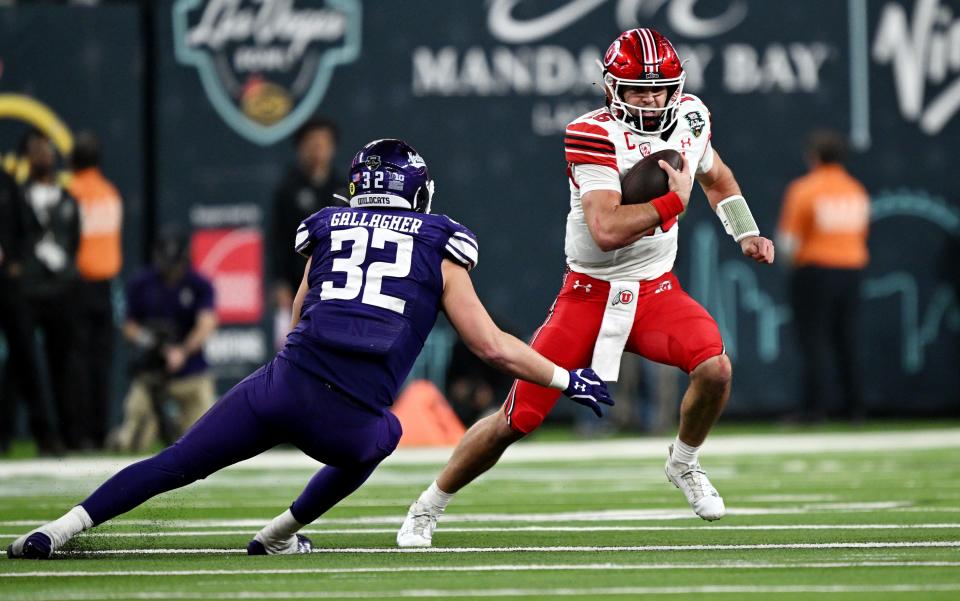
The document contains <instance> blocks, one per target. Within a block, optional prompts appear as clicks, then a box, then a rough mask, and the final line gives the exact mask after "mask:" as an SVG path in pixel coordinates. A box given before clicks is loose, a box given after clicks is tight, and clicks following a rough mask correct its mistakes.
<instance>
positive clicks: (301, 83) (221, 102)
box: [173, 0, 361, 145]
mask: <svg viewBox="0 0 960 601" xmlns="http://www.w3.org/2000/svg"><path fill="white" fill-rule="evenodd" d="M360 15H361V12H360V2H359V0H177V1H176V3H175V4H174V5H173V31H174V38H175V40H174V44H175V48H176V57H177V61H178V62H180V63H182V64H185V65H191V66H193V67H196V68H197V71H198V72H199V74H200V81H201V82H202V84H203V89H204V92H206V94H207V97H208V98H209V99H210V102H211V103H212V104H213V106H214V108H215V109H216V110H217V112H218V113H219V114H220V116H221V117H222V118H223V120H224V121H226V122H227V124H228V125H230V127H232V128H233V129H234V130H235V131H236V132H237V133H239V134H241V135H242V136H244V137H245V138H247V139H249V140H250V141H252V142H255V143H257V144H261V145H268V144H273V143H274V142H277V141H279V140H282V139H284V138H286V137H287V136H289V135H290V134H291V133H292V132H293V131H294V130H295V129H296V128H297V127H299V126H300V124H302V123H303V122H304V121H305V120H306V119H307V118H309V117H310V116H311V115H312V114H313V113H314V112H315V111H316V109H317V106H318V105H319V104H320V102H321V101H322V100H323V97H324V95H325V94H326V91H327V86H328V85H329V83H330V78H331V77H332V75H333V72H334V69H335V67H336V66H337V65H342V64H346V63H351V62H353V61H355V60H356V58H357V56H358V55H359V54H360Z"/></svg>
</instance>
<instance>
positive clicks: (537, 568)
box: [0, 561, 960, 578]
mask: <svg viewBox="0 0 960 601" xmlns="http://www.w3.org/2000/svg"><path fill="white" fill-rule="evenodd" d="M955 567H960V561H831V562H811V563H771V562H762V563H750V562H747V563H745V562H736V563H707V564H703V563H660V564H656V563H654V564H650V563H637V564H619V563H589V564H527V565H522V564H521V565H518V564H500V565H490V564H484V565H470V566H393V567H369V568H279V569H263V570H257V569H235V570H224V569H206V570H104V571H82V572H81V571H69V572H68V571H63V572H52V571H36V572H12V573H5V574H0V578H75V577H80V578H84V577H96V576H118V577H122V576H249V575H253V574H275V575H295V574H378V573H403V572H541V571H559V572H571V571H573V572H579V571H583V572H592V571H633V570H647V571H650V570H793V569H804V570H824V569H849V568H955Z"/></svg>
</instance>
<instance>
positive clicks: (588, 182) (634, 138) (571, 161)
mask: <svg viewBox="0 0 960 601" xmlns="http://www.w3.org/2000/svg"><path fill="white" fill-rule="evenodd" d="M677 111H678V117H677V124H676V126H675V127H674V129H673V131H672V132H669V133H670V135H669V137H667V139H663V138H661V137H659V136H656V135H650V136H647V135H643V134H639V133H637V132H635V131H633V130H631V129H628V128H627V127H626V126H624V125H622V124H621V123H619V122H618V121H617V120H615V119H614V118H613V116H612V115H611V114H610V112H609V111H608V110H607V109H606V108H603V109H600V110H596V111H593V112H590V113H587V114H585V115H582V116H580V117H578V118H577V119H576V120H574V121H573V122H572V123H570V124H569V125H568V126H567V130H566V133H565V137H564V150H565V153H566V158H567V163H568V175H569V179H570V213H569V214H568V215H567V234H566V242H565V248H564V250H565V252H566V255H567V264H568V265H569V266H570V268H571V269H572V270H574V271H577V272H580V273H585V274H587V275H590V276H593V277H595V278H599V279H601V280H607V281H617V280H652V279H654V278H657V277H659V276H661V275H663V274H664V273H666V272H668V271H670V270H671V269H673V262H674V260H675V259H676V256H677V230H678V226H677V223H676V219H673V220H671V221H670V222H668V223H664V224H661V225H660V226H659V227H657V228H656V229H655V230H653V232H652V233H650V234H648V235H646V236H644V237H643V238H640V239H639V240H637V241H636V242H634V243H633V244H630V245H629V246H625V247H623V248H620V249H617V250H612V251H607V252H605V251H602V250H600V247H599V246H597V243H596V242H594V240H593V236H591V235H590V230H589V229H588V228H587V223H586V221H585V220H584V217H583V206H582V204H581V203H580V197H581V195H582V194H585V193H586V192H589V191H591V190H600V189H603V190H615V191H616V192H620V181H621V179H622V178H623V176H624V175H626V173H627V171H629V170H630V168H631V167H633V166H634V165H635V164H636V163H637V162H638V161H639V160H640V159H642V158H643V157H645V156H647V155H649V154H651V153H654V152H658V151H660V150H666V149H673V150H676V151H678V152H680V153H682V154H683V155H684V156H685V157H686V159H687V162H688V163H689V165H690V168H691V169H692V170H693V173H695V174H697V173H706V172H707V171H709V170H710V168H711V167H712V166H713V148H712V147H711V145H710V137H711V125H710V113H709V111H707V107H706V106H705V105H704V104H703V102H702V101H701V100H700V99H699V98H697V97H696V96H693V95H691V94H684V96H683V98H682V99H681V101H680V105H679V108H678V109H677Z"/></svg>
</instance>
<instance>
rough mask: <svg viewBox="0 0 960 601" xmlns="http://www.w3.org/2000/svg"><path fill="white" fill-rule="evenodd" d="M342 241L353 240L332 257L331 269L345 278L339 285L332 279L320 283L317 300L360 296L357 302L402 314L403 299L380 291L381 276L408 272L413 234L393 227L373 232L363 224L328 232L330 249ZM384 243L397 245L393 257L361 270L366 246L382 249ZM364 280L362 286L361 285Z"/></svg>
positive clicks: (399, 274) (411, 256) (335, 250)
mask: <svg viewBox="0 0 960 601" xmlns="http://www.w3.org/2000/svg"><path fill="white" fill-rule="evenodd" d="M344 242H353V247H352V248H351V249H350V254H349V255H347V256H346V257H343V258H338V259H334V260H333V266H332V270H333V271H335V272H340V273H345V274H347V281H346V282H345V283H344V285H343V286H337V285H335V284H334V283H333V282H324V283H323V284H322V285H321V286H320V300H353V299H355V298H357V297H358V296H360V289H361V288H362V289H363V296H362V297H361V298H360V302H362V303H364V304H366V305H373V306H375V307H381V308H383V309H389V310H390V311H396V312H397V313H403V308H404V306H406V304H407V301H405V300H403V299H402V298H397V297H395V296H390V295H388V294H383V293H382V292H380V288H381V286H383V278H385V277H389V278H403V277H406V276H408V275H409V274H410V263H411V260H412V258H413V237H412V236H409V235H407V234H403V233H400V232H395V231H393V230H388V229H381V228H376V229H374V230H373V234H372V235H371V234H370V230H368V229H366V228H363V227H352V228H349V229H345V230H333V231H331V232H330V250H331V251H333V252H338V251H340V250H342V249H343V244H344ZM387 242H392V243H394V244H396V245H397V256H396V258H395V259H394V261H393V262H392V263H388V262H386V261H376V262H374V263H371V264H370V265H368V266H367V267H366V269H364V267H363V265H364V261H365V260H366V258H367V249H368V248H369V247H370V246H371V245H372V246H373V248H381V249H382V248H386V244H387ZM364 281H366V286H364Z"/></svg>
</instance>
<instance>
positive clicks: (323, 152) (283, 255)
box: [267, 117, 347, 348]
mask: <svg viewBox="0 0 960 601" xmlns="http://www.w3.org/2000/svg"><path fill="white" fill-rule="evenodd" d="M338 138H339V131H338V129H337V126H336V124H335V123H334V122H333V121H330V120H328V119H325V118H323V117H313V118H311V119H308V120H307V121H306V122H305V123H304V124H303V125H301V126H300V127H299V129H297V131H296V132H295V133H294V134H293V142H294V145H295V146H296V149H297V163H296V164H295V165H292V166H291V167H290V168H289V170H288V171H287V174H286V175H285V176H284V178H283V180H282V181H281V182H280V184H279V185H278V186H277V188H276V189H275V190H274V193H273V217H272V219H273V223H272V227H271V236H272V237H271V243H270V244H268V246H267V247H268V248H269V249H270V251H269V252H270V269H271V272H272V276H273V279H274V285H273V302H274V305H275V306H276V314H275V319H274V343H275V346H276V347H277V348H281V347H282V346H283V341H284V339H285V338H286V336H287V332H288V330H289V329H290V317H291V315H290V312H291V309H292V307H293V294H294V292H296V290H297V287H299V285H300V280H301V279H302V278H303V269H304V265H305V264H306V259H304V258H303V257H301V256H300V255H298V254H297V253H291V252H289V251H290V249H289V248H288V245H287V244H286V243H285V242H283V241H285V240H289V239H290V237H291V236H293V235H295V234H296V232H297V228H298V227H299V226H300V222H302V221H303V220H304V219H306V218H307V217H309V216H310V215H313V214H314V213H316V212H317V211H319V210H320V209H322V208H324V207H329V206H331V205H344V206H346V203H345V202H343V201H339V200H336V199H335V198H334V196H333V195H334V194H339V195H340V196H342V197H344V198H346V196H347V190H346V182H345V181H344V179H343V178H342V177H341V176H340V174H339V173H338V172H337V171H336V170H335V169H333V167H332V162H333V156H334V154H336V151H337V141H338Z"/></svg>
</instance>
